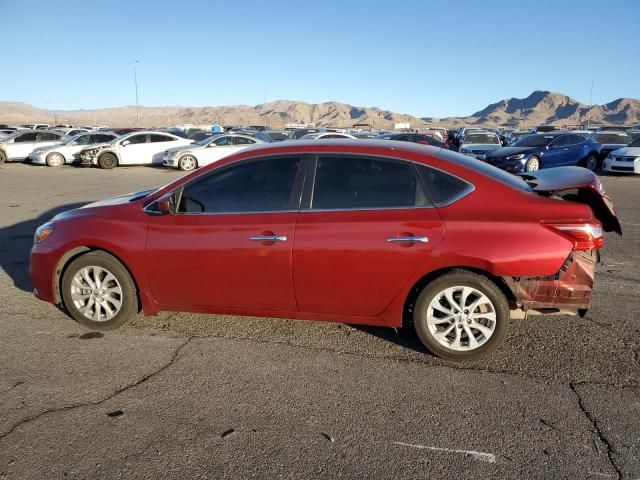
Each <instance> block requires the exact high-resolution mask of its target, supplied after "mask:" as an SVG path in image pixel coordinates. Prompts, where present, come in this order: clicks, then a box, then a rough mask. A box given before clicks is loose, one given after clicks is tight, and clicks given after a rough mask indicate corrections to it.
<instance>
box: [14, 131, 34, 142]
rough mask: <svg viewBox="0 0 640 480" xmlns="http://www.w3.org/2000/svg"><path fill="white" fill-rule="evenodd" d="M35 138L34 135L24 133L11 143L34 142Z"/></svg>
mask: <svg viewBox="0 0 640 480" xmlns="http://www.w3.org/2000/svg"><path fill="white" fill-rule="evenodd" d="M36 138H37V134H36V133H24V134H22V135H19V136H17V137H16V138H15V139H14V140H13V142H14V143H22V142H35V141H36Z"/></svg>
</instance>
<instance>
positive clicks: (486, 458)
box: [393, 442, 496, 463]
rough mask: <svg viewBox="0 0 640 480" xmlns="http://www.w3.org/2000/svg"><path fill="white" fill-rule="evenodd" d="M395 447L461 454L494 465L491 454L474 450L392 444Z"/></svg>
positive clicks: (402, 443) (494, 458) (493, 457)
mask: <svg viewBox="0 0 640 480" xmlns="http://www.w3.org/2000/svg"><path fill="white" fill-rule="evenodd" d="M393 443H394V444H396V445H402V446H403V447H411V448H419V449H421V450H432V451H435V452H449V453H462V454H464V455H468V456H470V457H472V458H474V459H476V460H480V461H481V462H487V463H496V456H495V455H494V454H493V453H485V452H476V451H475V450H456V449H451V448H443V447H430V446H428V445H415V444H411V443H404V442H393Z"/></svg>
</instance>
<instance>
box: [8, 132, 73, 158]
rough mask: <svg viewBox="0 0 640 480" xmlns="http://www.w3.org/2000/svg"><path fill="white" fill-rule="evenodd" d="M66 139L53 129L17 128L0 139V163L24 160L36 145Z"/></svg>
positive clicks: (43, 145)
mask: <svg viewBox="0 0 640 480" xmlns="http://www.w3.org/2000/svg"><path fill="white" fill-rule="evenodd" d="M66 139H67V136H66V135H64V134H62V133H60V132H54V131H53V130H18V131H16V132H15V133H13V134H11V135H9V136H7V137H5V138H2V139H0V164H2V163H4V162H7V161H12V160H26V159H27V158H29V156H30V155H31V153H32V152H33V151H34V150H35V149H36V148H38V147H50V146H52V145H56V144H58V143H61V142H63V141H64V140H66Z"/></svg>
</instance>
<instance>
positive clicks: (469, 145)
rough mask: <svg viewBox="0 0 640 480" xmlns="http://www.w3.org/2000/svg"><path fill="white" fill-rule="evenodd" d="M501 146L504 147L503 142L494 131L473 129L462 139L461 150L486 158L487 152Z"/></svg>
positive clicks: (466, 153) (469, 154) (467, 153)
mask: <svg viewBox="0 0 640 480" xmlns="http://www.w3.org/2000/svg"><path fill="white" fill-rule="evenodd" d="M499 148H502V144H501V143H500V138H498V135H497V134H495V133H494V132H476V131H471V132H469V133H467V134H466V135H465V136H464V138H463V139H462V142H461V143H460V150H459V152H460V153H464V154H465V155H468V156H470V157H474V158H477V159H478V160H484V159H485V158H486V156H487V153H489V152H493V151H494V150H498V149H499Z"/></svg>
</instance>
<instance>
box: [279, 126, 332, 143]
mask: <svg viewBox="0 0 640 480" xmlns="http://www.w3.org/2000/svg"><path fill="white" fill-rule="evenodd" d="M326 131H327V130H326V129H324V128H297V129H295V130H291V133H290V134H289V138H288V139H287V140H297V139H299V138H302V137H304V136H305V135H307V134H309V133H322V132H326Z"/></svg>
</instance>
